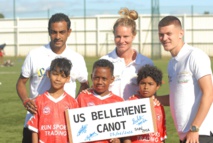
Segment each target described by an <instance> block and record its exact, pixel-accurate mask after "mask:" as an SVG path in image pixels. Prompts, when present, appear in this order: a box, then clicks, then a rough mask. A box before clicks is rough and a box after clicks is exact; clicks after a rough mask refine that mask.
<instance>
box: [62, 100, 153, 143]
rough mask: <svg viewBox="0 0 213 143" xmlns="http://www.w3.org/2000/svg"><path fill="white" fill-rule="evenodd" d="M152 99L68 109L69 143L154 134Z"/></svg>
mask: <svg viewBox="0 0 213 143" xmlns="http://www.w3.org/2000/svg"><path fill="white" fill-rule="evenodd" d="M151 105H153V103H152V99H149V98H144V99H138V100H131V101H124V102H116V103H111V104H104V105H96V106H90V107H83V108H76V109H68V110H67V111H66V118H67V128H68V133H69V140H70V143H79V142H88V141H96V140H103V139H111V138H120V137H125V136H133V135H138V134H147V133H151V132H155V131H156V122H155V116H154V114H155V113H154V110H153V106H151Z"/></svg>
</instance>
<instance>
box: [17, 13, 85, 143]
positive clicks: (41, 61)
mask: <svg viewBox="0 0 213 143" xmlns="http://www.w3.org/2000/svg"><path fill="white" fill-rule="evenodd" d="M70 26H71V21H70V19H69V17H68V16H67V15H65V14H63V13H57V14H54V15H52V17H51V18H50V20H49V24H48V32H49V36H50V39H51V41H50V43H49V44H47V45H44V46H41V47H40V48H37V49H33V50H32V51H30V52H29V54H28V55H27V57H26V59H25V61H24V63H23V66H22V71H21V74H20V77H19V79H18V81H17V85H16V89H17V93H18V95H19V97H20V99H21V101H22V102H23V105H24V106H25V108H26V109H27V111H28V112H27V116H26V119H25V125H26V122H27V121H28V120H29V118H30V116H31V113H32V114H33V113H36V110H37V109H36V106H35V104H34V101H33V100H32V99H33V98H35V97H36V96H38V95H39V94H42V93H43V92H45V91H46V90H48V89H49V88H50V81H49V79H48V78H47V76H46V71H47V70H48V68H49V66H50V63H51V61H52V60H53V59H55V58H57V57H65V58H67V59H69V60H70V61H71V62H72V65H73V67H72V70H71V73H70V77H71V79H70V81H69V82H68V83H66V84H65V87H64V88H65V91H66V92H67V93H68V94H69V95H71V96H73V97H74V98H75V96H76V80H78V81H79V82H80V89H79V92H80V91H81V90H83V89H87V88H88V87H89V86H88V72H87V68H86V64H85V61H84V58H83V56H81V55H80V54H78V53H76V52H75V51H73V50H71V49H70V48H68V46H67V44H66V41H67V38H68V37H69V35H70V33H71V29H70ZM29 79H30V95H29V96H28V93H27V88H26V83H27V81H28V80H29ZM31 141H32V139H31V132H30V131H29V130H28V129H27V128H26V126H24V130H23V140H22V142H23V143H29V142H31Z"/></svg>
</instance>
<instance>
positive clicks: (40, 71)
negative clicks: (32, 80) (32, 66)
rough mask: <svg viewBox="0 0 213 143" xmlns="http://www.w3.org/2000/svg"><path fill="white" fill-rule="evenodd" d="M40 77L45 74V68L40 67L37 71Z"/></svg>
mask: <svg viewBox="0 0 213 143" xmlns="http://www.w3.org/2000/svg"><path fill="white" fill-rule="evenodd" d="M37 74H38V77H42V76H44V74H45V69H44V68H40V69H38V71H37Z"/></svg>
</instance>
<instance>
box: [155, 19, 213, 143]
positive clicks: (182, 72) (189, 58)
mask: <svg viewBox="0 0 213 143" xmlns="http://www.w3.org/2000/svg"><path fill="white" fill-rule="evenodd" d="M158 31H159V40H160V42H161V43H162V45H163V47H164V50H165V51H169V52H170V53H171V55H172V58H171V60H170V61H169V64H168V77H169V86H170V93H169V95H166V96H158V97H157V98H158V100H159V101H160V102H161V103H162V104H163V105H170V109H171V113H172V117H173V120H174V123H175V127H176V130H177V132H178V135H179V139H180V143H198V142H199V143H210V142H211V143H212V142H213V135H212V132H213V125H212V119H213V104H212V102H213V84H212V70H211V61H210V59H209V57H208V55H207V54H205V53H204V52H203V51H201V50H200V49H197V48H194V47H191V46H189V45H188V44H186V43H184V42H183V35H184V31H183V29H182V26H181V22H180V20H179V19H178V18H177V17H175V16H166V17H164V18H163V19H162V20H161V21H160V22H159V24H158Z"/></svg>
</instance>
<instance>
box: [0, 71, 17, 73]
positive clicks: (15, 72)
mask: <svg viewBox="0 0 213 143" xmlns="http://www.w3.org/2000/svg"><path fill="white" fill-rule="evenodd" d="M17 73H19V72H15V71H14V72H0V74H17Z"/></svg>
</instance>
